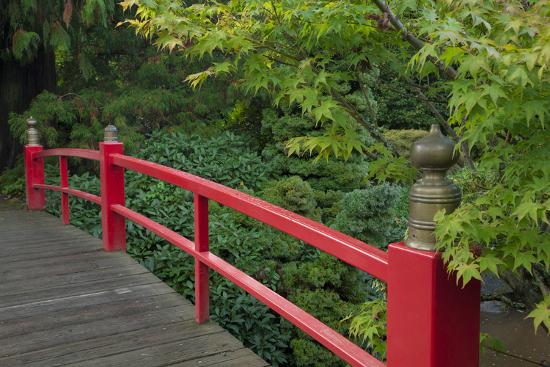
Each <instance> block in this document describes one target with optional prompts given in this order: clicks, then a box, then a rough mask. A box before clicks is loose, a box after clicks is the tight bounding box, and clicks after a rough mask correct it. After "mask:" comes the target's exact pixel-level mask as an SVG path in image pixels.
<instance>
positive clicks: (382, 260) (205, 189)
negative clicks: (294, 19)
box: [32, 145, 388, 367]
mask: <svg viewBox="0 0 550 367" xmlns="http://www.w3.org/2000/svg"><path fill="white" fill-rule="evenodd" d="M111 146H112V145H109V147H111ZM95 153H97V154H95ZM56 155H57V156H62V157H81V158H90V157H96V156H97V157H98V158H99V160H100V161H101V152H97V151H88V150H83V149H71V148H68V149H50V150H47V151H41V152H36V153H33V155H32V159H33V160H35V159H41V158H43V157H51V156H56ZM90 159H94V158H90ZM109 161H110V162H109V163H110V164H112V165H113V166H118V167H121V168H125V169H130V170H133V171H136V172H139V173H142V174H146V175H148V176H151V177H154V178H157V179H160V180H162V181H165V182H168V183H171V184H174V185H176V186H179V187H181V188H184V189H186V190H189V191H191V192H193V193H195V198H196V200H195V202H196V206H195V208H196V209H197V202H200V201H201V198H203V200H204V201H207V199H212V200H214V201H217V202H219V203H220V204H223V205H225V206H228V207H230V208H233V209H235V210H237V211H239V212H241V213H244V214H246V215H248V216H250V217H251V218H254V219H257V220H259V221H261V222H263V223H265V224H268V225H271V226H273V227H274V228H277V229H279V230H281V231H283V232H285V233H288V234H290V235H292V236H294V237H296V238H298V239H300V240H303V241H304V242H306V243H309V244H311V245H313V246H315V247H317V248H319V249H320V250H322V251H325V252H327V253H329V254H331V255H333V256H335V257H337V258H339V259H341V260H343V261H345V262H347V263H349V264H350V265H353V266H355V267H357V268H359V269H361V270H364V271H366V272H368V273H370V274H372V275H374V276H376V277H378V278H380V279H382V280H386V279H385V278H386V273H387V266H388V259H387V254H386V253H385V252H384V251H382V250H380V249H377V248H375V247H372V246H370V245H367V244H366V243H363V242H361V241H359V240H357V239H354V238H352V237H350V236H347V235H345V234H343V233H341V232H338V231H336V230H334V229H332V228H329V227H327V226H325V225H322V224H320V223H318V222H315V221H313V220H311V219H308V218H306V217H303V216H300V215H298V214H295V213H293V212H291V211H288V210H286V209H283V208H280V207H278V206H275V205H273V204H270V203H268V202H266V201H263V200H261V199H258V198H255V197H253V196H250V195H247V194H244V193H242V192H240V191H237V190H234V189H231V188H229V187H227V186H223V185H220V184H218V183H215V182H212V181H209V180H206V179H204V178H201V177H198V176H195V175H192V174H189V173H186V172H182V171H179V170H176V169H173V168H170V167H166V166H163V165H160V164H157V163H152V162H148V161H145V160H142V159H138V158H134V157H129V156H126V155H123V154H119V153H110V154H109ZM65 168H66V166H65ZM63 176H64V175H63V174H62V178H63ZM33 187H34V188H35V189H42V190H55V191H60V192H62V193H66V194H70V195H75V196H78V197H80V198H82V199H85V200H89V201H92V202H94V203H96V204H102V198H101V197H99V196H96V195H93V194H90V193H85V192H83V191H80V190H75V189H70V188H67V187H61V186H55V185H45V184H33ZM103 201H104V200H103ZM108 205H109V209H110V210H112V211H113V212H114V213H117V214H119V215H120V216H122V217H124V218H126V219H129V220H131V221H133V222H135V223H137V224H139V225H141V226H143V227H145V228H147V229H149V230H150V231H152V232H153V233H155V234H157V235H158V236H159V237H161V238H163V239H165V240H167V241H168V242H170V243H171V244H173V245H175V246H176V247H178V248H180V249H182V250H184V251H185V252H187V253H188V254H190V255H192V256H193V257H194V258H195V259H196V264H199V265H200V264H203V265H205V266H207V267H208V268H210V269H212V270H215V271H216V272H218V273H219V274H220V275H222V276H223V277H225V278H226V279H228V280H230V281H231V282H233V283H234V284H236V285H237V286H239V287H240V288H241V289H243V290H245V291H247V292H248V293H249V294H250V295H252V296H253V297H255V298H256V299H258V300H259V301H260V302H262V303H264V304H265V305H266V306H268V307H269V308H271V309H272V310H274V311H275V312H277V313H278V314H280V315H281V316H283V317H284V318H285V319H286V320H288V321H290V322H291V323H293V324H294V325H296V326H297V327H299V328H300V329H301V330H302V331H304V332H305V333H306V334H308V335H309V336H311V337H312V338H314V339H315V340H317V341H318V342H319V343H321V344H322V345H324V346H325V347H326V348H327V349H329V350H331V351H332V352H333V353H335V354H336V355H338V356H339V357H340V358H342V359H343V360H344V361H346V362H347V363H349V364H351V365H352V366H361V367H383V366H385V364H384V363H382V362H381V361H379V360H378V359H376V358H375V357H373V356H372V355H370V354H369V353H367V352H366V351H365V350H363V349H362V348H360V347H359V346H357V345H356V344H354V343H353V342H351V341H350V340H348V339H347V338H345V337H344V336H342V335H341V334H339V333H338V332H336V331H335V330H333V329H331V328H330V327H328V326H327V325H326V324H324V323H323V322H321V321H319V320H318V319H316V318H315V317H314V316H312V315H311V314H309V313H307V312H306V311H304V310H302V309H301V308H299V307H298V306H296V305H295V304H293V303H292V302H290V301H288V300H287V299H285V298H283V297H282V296H280V295H279V294H277V293H275V292H274V291H272V290H271V289H269V288H268V287H266V286H265V285H263V284H262V283H261V282H259V281H257V280H256V279H254V278H252V277H250V276H249V275H247V274H246V273H244V272H243V271H241V270H239V269H237V268H236V267H234V266H233V265H231V264H229V263H228V262H226V261H225V260H223V259H221V258H219V257H218V256H216V255H214V254H213V253H211V252H210V251H208V250H206V251H201V250H202V249H199V250H197V249H196V247H195V243H194V242H192V241H190V240H188V239H187V238H185V237H183V236H182V235H180V234H178V233H176V232H174V231H172V230H170V229H168V228H166V227H165V226H163V225H161V224H159V223H157V222H155V221H153V220H151V219H149V218H147V217H145V216H143V215H141V214H139V213H136V212H134V211H132V210H130V209H128V208H126V207H125V206H124V205H120V204H108ZM207 214H208V212H207V209H206V210H205V212H204V213H203V215H199V216H198V217H199V218H200V217H202V221H205V220H207ZM197 223H198V225H199V228H200V223H201V221H200V219H199V221H198V222H197ZM206 241H207V240H206ZM206 248H207V246H206ZM206 274H207V273H206ZM207 282H208V278H207V277H206V278H204V277H203V278H202V279H199V281H197V282H196V287H201V288H202V289H201V290H198V291H197V292H196V293H197V297H196V298H197V303H196V309H197V311H196V312H197V321H200V322H202V321H205V319H207V315H206V316H204V314H205V313H206V314H207V313H208V312H207V310H208V303H207V302H204V301H203V302H202V305H199V303H198V301H199V298H203V299H205V298H206V299H207V298H208V288H205V285H206V287H207ZM204 283H206V284H204Z"/></svg>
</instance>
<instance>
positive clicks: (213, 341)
mask: <svg viewBox="0 0 550 367" xmlns="http://www.w3.org/2000/svg"><path fill="white" fill-rule="evenodd" d="M241 348H242V344H241V343H240V342H239V341H237V339H235V338H233V337H231V336H230V335H229V334H227V333H224V332H222V333H216V334H208V335H201V336H198V337H195V338H191V339H188V340H179V341H176V342H170V343H163V344H158V345H151V346H147V347H145V348H140V349H136V350H132V351H129V352H124V353H119V354H114V355H110V356H104V357H99V358H94V359H91V360H88V361H83V362H78V363H75V364H68V365H67V366H76V365H78V366H79V367H95V366H102V367H127V366H147V367H157V366H166V365H170V364H174V363H178V362H184V361H190V360H193V359H198V358H204V357H205V356H209V355H213V354H220V353H223V352H231V351H234V350H238V349H241Z"/></svg>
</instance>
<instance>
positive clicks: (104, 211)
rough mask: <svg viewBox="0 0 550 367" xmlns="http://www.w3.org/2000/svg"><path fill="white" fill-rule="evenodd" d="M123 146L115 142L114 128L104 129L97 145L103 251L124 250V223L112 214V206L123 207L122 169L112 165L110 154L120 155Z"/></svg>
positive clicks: (122, 218) (120, 218)
mask: <svg viewBox="0 0 550 367" xmlns="http://www.w3.org/2000/svg"><path fill="white" fill-rule="evenodd" d="M123 152H124V146H123V144H122V143H120V142H118V141H116V128H115V127H114V126H112V125H109V126H107V128H106V129H105V141H104V142H101V143H99V155H100V158H99V172H100V184H101V226H102V237H103V249H104V250H105V251H116V250H123V251H124V250H126V221H125V219H124V217H123V216H121V215H119V214H117V213H115V212H113V210H111V206H112V205H114V204H120V205H124V203H125V197H124V169H123V168H122V167H118V166H115V165H114V164H113V163H112V159H111V155H112V154H116V153H119V154H122V153H123Z"/></svg>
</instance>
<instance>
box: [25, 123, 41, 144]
mask: <svg viewBox="0 0 550 367" xmlns="http://www.w3.org/2000/svg"><path fill="white" fill-rule="evenodd" d="M36 124H37V122H36V120H35V119H34V118H33V117H32V116H31V117H29V118H28V119H27V127H28V129H27V145H40V139H39V135H38V130H36V128H35V126H36Z"/></svg>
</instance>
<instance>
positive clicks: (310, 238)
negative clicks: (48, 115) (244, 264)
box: [111, 154, 388, 281]
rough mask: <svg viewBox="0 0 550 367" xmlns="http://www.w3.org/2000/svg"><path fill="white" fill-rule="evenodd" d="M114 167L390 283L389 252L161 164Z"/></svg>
mask: <svg viewBox="0 0 550 367" xmlns="http://www.w3.org/2000/svg"><path fill="white" fill-rule="evenodd" d="M111 159H112V163H113V164H114V165H116V166H120V167H123V168H126V169H130V170H132V171H136V172H139V173H143V174H146V175H147V176H151V177H154V178H157V179H159V180H162V181H165V182H168V183H171V184H173V185H176V186H179V187H181V188H183V189H186V190H189V191H191V192H193V193H195V194H199V195H201V196H204V197H207V198H209V199H211V200H214V201H217V202H218V203H220V204H223V205H225V206H228V207H230V208H232V209H235V210H237V211H239V212H241V213H243V214H246V215H247V216H249V217H251V218H254V219H257V220H259V221H261V222H263V223H265V224H268V225H270V226H272V227H274V228H277V229H279V230H281V231H283V232H285V233H288V234H290V235H292V236H293V237H296V238H298V239H300V240H302V241H304V242H306V243H309V244H310V245H312V246H315V247H317V248H318V249H320V250H323V251H325V252H327V253H329V254H331V255H333V256H335V257H337V258H339V259H340V260H342V261H345V262H347V263H348V264H350V265H352V266H354V267H356V268H358V269H361V270H363V271H365V272H367V273H369V274H371V275H373V276H375V277H377V278H379V279H381V280H384V281H385V280H386V273H387V266H388V255H387V253H386V252H384V251H382V250H380V249H378V248H376V247H372V246H370V245H368V244H366V243H364V242H361V241H359V240H357V239H355V238H353V237H350V236H348V235H345V234H343V233H342V232H338V231H336V230H334V229H332V228H330V227H327V226H325V225H323V224H321V223H318V222H315V221H313V220H311V219H309V218H306V217H303V216H301V215H298V214H296V213H293V212H291V211H289V210H286V209H283V208H280V207H278V206H276V205H273V204H270V203H268V202H266V201H264V200H261V199H258V198H256V197H253V196H250V195H247V194H245V193H243V192H240V191H237V190H234V189H231V188H229V187H227V186H223V185H220V184H218V183H215V182H212V181H209V180H206V179H204V178H201V177H198V176H194V175H192V174H189V173H186V172H182V171H179V170H176V169H173V168H170V167H166V166H163V165H160V164H157V163H152V162H148V161H145V160H142V159H138V158H134V157H128V156H125V155H122V154H113V155H112V156H111Z"/></svg>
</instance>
